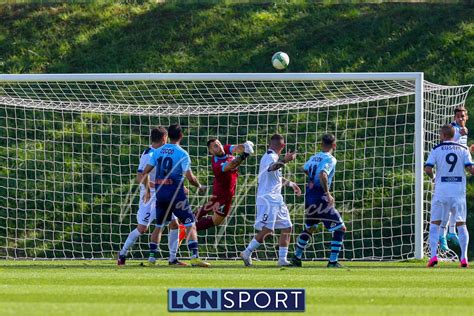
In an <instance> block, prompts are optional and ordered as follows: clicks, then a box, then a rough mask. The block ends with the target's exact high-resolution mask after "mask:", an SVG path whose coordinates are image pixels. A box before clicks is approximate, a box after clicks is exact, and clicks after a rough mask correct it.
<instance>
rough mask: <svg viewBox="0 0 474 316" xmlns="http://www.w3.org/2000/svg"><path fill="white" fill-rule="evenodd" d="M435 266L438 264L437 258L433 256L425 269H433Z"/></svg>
mask: <svg viewBox="0 0 474 316" xmlns="http://www.w3.org/2000/svg"><path fill="white" fill-rule="evenodd" d="M437 264H438V257H436V256H434V257H432V258H431V259H430V261H429V262H428V265H427V266H426V267H427V268H433V267H434V266H435V265H437Z"/></svg>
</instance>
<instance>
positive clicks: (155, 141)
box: [117, 126, 186, 266]
mask: <svg viewBox="0 0 474 316" xmlns="http://www.w3.org/2000/svg"><path fill="white" fill-rule="evenodd" d="M167 135H168V132H167V130H166V129H165V128H164V127H162V126H159V127H156V128H153V129H152V130H151V132H150V139H151V146H150V147H148V148H147V149H145V151H144V152H143V154H142V155H141V157H140V165H139V167H138V173H137V176H136V182H137V183H138V184H140V202H139V208H138V212H137V227H136V228H135V229H134V230H132V231H131V232H130V234H129V235H128V237H127V240H126V241H125V243H124V245H123V247H122V249H121V250H120V252H119V256H118V259H117V265H119V266H122V265H125V261H126V260H127V253H128V250H129V249H130V248H131V247H132V246H133V245H134V244H135V242H136V240H137V239H138V238H139V237H140V236H141V235H142V234H144V233H145V232H146V231H147V230H148V226H149V225H150V224H151V223H152V222H153V221H154V220H155V218H156V209H155V208H156V199H155V196H154V192H155V175H154V173H152V174H150V175H149V176H146V177H144V178H143V174H142V172H143V169H144V168H145V166H146V165H147V163H148V161H149V159H150V153H151V152H152V151H153V150H154V149H156V148H158V147H161V146H163V145H164V144H166V139H167V137H168V136H167ZM151 191H152V192H151ZM152 193H153V196H150V194H152ZM157 233H158V232H157V230H156V229H155V230H154V231H153V233H152V235H151V241H150V248H153V247H154V245H155V243H154V242H153V241H154V240H155V239H156V236H157ZM178 236H179V231H178V222H177V220H176V219H174V220H173V221H172V222H171V223H170V224H169V233H168V248H169V252H170V260H169V264H170V265H186V264H185V263H183V262H181V261H179V260H178V259H177V258H176V253H177V251H178ZM155 249H156V247H155ZM150 254H153V257H152V258H151V257H150V259H152V261H153V262H154V260H155V257H154V253H153V252H150ZM150 259H149V261H150Z"/></svg>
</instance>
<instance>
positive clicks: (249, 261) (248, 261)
mask: <svg viewBox="0 0 474 316" xmlns="http://www.w3.org/2000/svg"><path fill="white" fill-rule="evenodd" d="M240 258H242V260H243V261H244V265H245V266H246V267H250V266H251V265H252V257H251V256H247V255H246V254H245V252H241V253H240Z"/></svg>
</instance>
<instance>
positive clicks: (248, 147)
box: [243, 140, 254, 156]
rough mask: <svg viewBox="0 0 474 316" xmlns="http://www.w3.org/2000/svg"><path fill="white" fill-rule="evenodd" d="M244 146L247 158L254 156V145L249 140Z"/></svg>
mask: <svg viewBox="0 0 474 316" xmlns="http://www.w3.org/2000/svg"><path fill="white" fill-rule="evenodd" d="M243 145H244V153H245V154H247V156H249V155H251V154H253V146H254V144H253V143H252V142H251V141H249V140H248V141H246V142H245V143H244V144H243Z"/></svg>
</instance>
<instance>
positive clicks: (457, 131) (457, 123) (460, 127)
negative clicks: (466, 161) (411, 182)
mask: <svg viewBox="0 0 474 316" xmlns="http://www.w3.org/2000/svg"><path fill="white" fill-rule="evenodd" d="M468 119H469V116H468V115H467V109H466V108H465V107H463V106H460V107H457V108H456V109H454V121H453V122H452V123H451V126H452V127H454V139H453V140H454V141H455V142H456V143H460V144H461V145H464V146H466V147H468V144H467V136H468V129H467V127H466V124H467V120H468ZM471 151H474V145H472V146H471ZM448 223H449V225H448V226H449V228H448V234H447V235H446V227H444V226H440V232H439V246H440V248H441V249H443V250H444V251H448V250H449V247H448V241H449V242H450V243H452V244H453V245H455V246H459V238H458V235H457V234H456V219H455V218H454V217H449V220H448Z"/></svg>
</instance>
